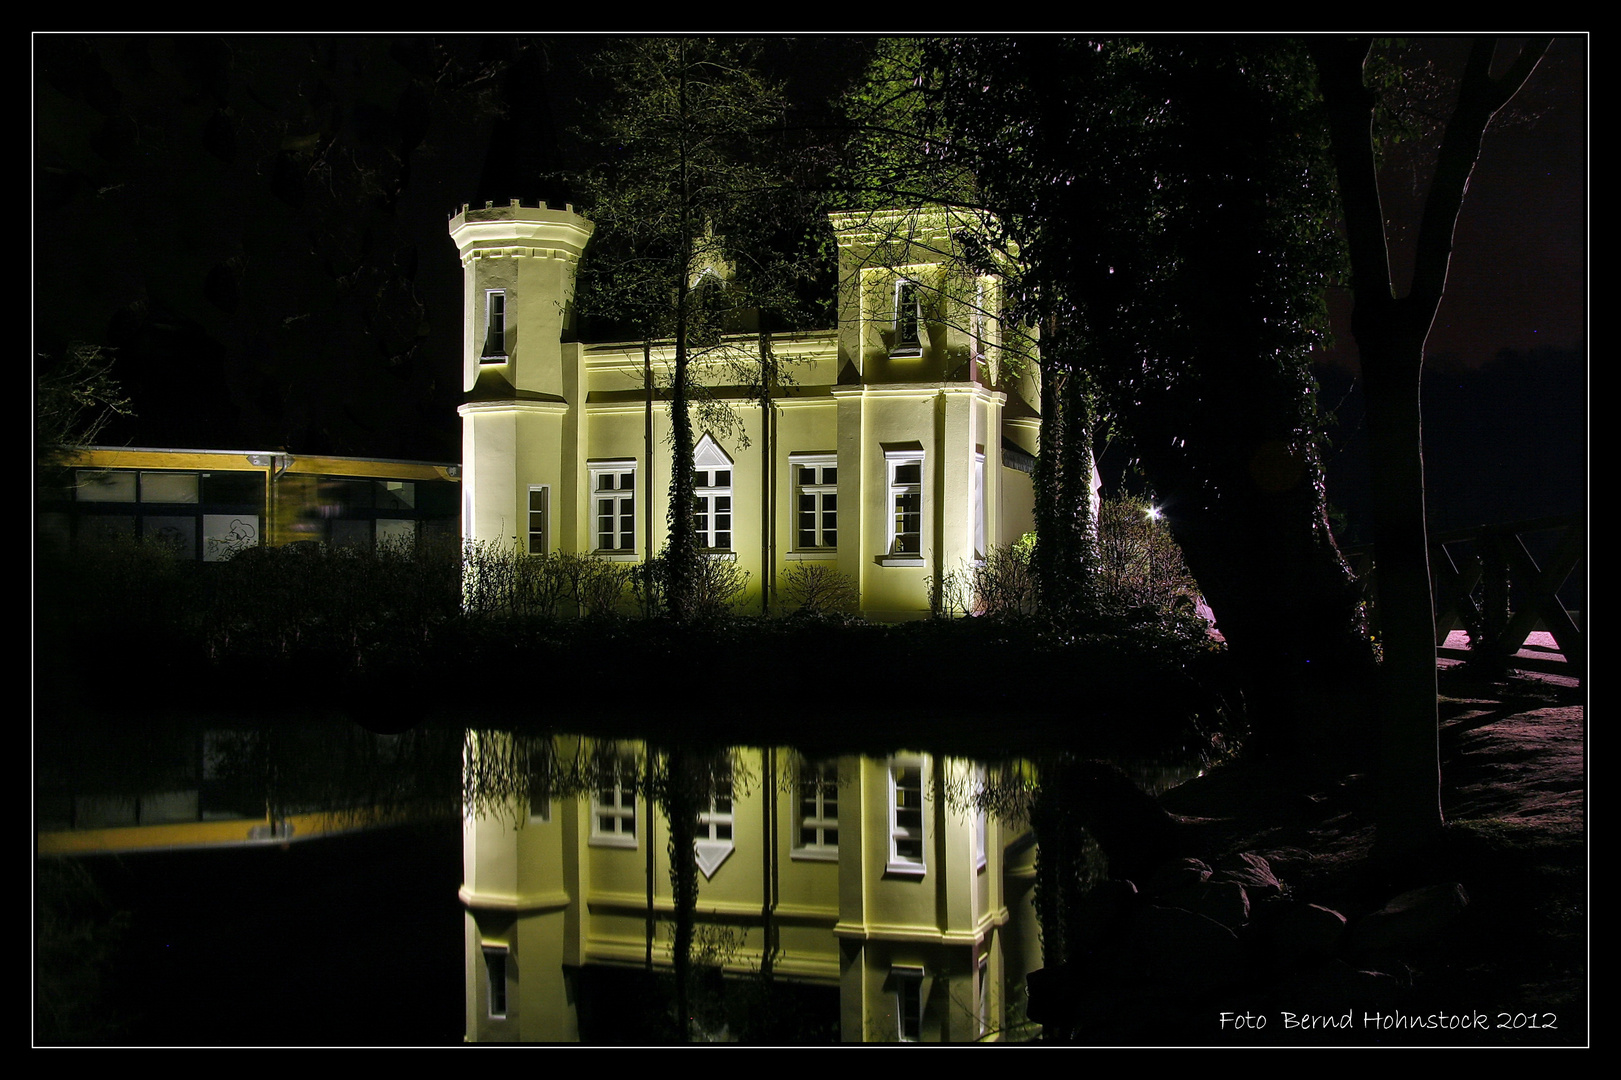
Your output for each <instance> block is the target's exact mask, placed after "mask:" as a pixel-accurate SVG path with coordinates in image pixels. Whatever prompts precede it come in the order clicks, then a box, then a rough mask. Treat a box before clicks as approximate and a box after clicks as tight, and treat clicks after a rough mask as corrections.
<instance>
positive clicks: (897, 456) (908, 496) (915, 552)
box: [884, 450, 923, 563]
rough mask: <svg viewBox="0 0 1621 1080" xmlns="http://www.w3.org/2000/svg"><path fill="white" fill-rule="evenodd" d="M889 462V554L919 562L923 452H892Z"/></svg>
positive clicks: (921, 546) (889, 455)
mask: <svg viewBox="0 0 1621 1080" xmlns="http://www.w3.org/2000/svg"><path fill="white" fill-rule="evenodd" d="M884 457H885V458H886V459H887V460H888V463H889V505H890V514H889V555H890V556H891V557H894V556H900V557H901V558H902V559H904V560H906V561H909V562H910V561H914V560H915V561H917V562H919V563H921V561H922V556H923V452H922V451H921V450H918V451H911V450H893V451H889V452H887V453H885V455H884Z"/></svg>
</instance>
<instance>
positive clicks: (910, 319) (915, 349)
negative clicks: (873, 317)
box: [890, 281, 923, 356]
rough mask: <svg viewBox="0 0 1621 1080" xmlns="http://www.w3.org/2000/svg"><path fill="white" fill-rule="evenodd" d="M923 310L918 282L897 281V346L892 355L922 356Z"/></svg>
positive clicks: (892, 350)
mask: <svg viewBox="0 0 1621 1080" xmlns="http://www.w3.org/2000/svg"><path fill="white" fill-rule="evenodd" d="M922 328H923V312H922V307H921V300H920V298H919V297H918V290H917V282H915V281H899V282H896V283H895V347H894V348H893V349H891V350H890V355H892V356H921V355H922V353H923V336H922Z"/></svg>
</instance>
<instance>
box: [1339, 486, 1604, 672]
mask: <svg viewBox="0 0 1621 1080" xmlns="http://www.w3.org/2000/svg"><path fill="white" fill-rule="evenodd" d="M1529 537H1534V538H1535V546H1536V547H1537V548H1538V550H1539V551H1541V552H1544V554H1543V555H1542V562H1541V564H1540V565H1539V564H1538V563H1537V561H1536V559H1535V558H1533V557H1532V554H1531V549H1530V548H1529V547H1527V544H1526V540H1527V538H1529ZM1373 555H1374V551H1373V548H1372V547H1359V548H1348V549H1346V551H1345V556H1346V558H1347V559H1348V560H1349V561H1350V563H1351V567H1352V569H1353V570H1355V571H1356V574H1357V577H1358V578H1359V579H1360V580H1361V581H1362V583H1363V587H1364V589H1365V591H1366V593H1367V596H1368V598H1369V600H1370V611H1371V613H1372V616H1373V622H1374V625H1377V619H1378V610H1377V604H1375V603H1372V601H1373V599H1374V597H1375V596H1376V595H1377V590H1376V589H1375V588H1374V573H1375V570H1376V566H1375V564H1374V558H1373ZM1586 562H1587V515H1586V514H1585V513H1583V514H1571V515H1566V516H1562V517H1548V518H1537V519H1535V520H1531V521H1517V522H1513V523H1511V524H1507V525H1483V526H1478V527H1476V528H1473V529H1464V530H1460V531H1457V532H1448V533H1442V534H1438V535H1435V536H1432V537H1431V538H1430V585H1431V592H1432V596H1433V597H1434V601H1435V643H1436V645H1437V647H1440V646H1442V645H1444V644H1445V643H1446V640H1447V636H1448V635H1449V634H1450V633H1452V631H1454V630H1458V629H1462V630H1463V631H1464V632H1465V633H1466V634H1467V635H1468V638H1469V649H1468V652H1467V654H1466V655H1467V656H1468V657H1469V658H1470V659H1471V660H1475V661H1479V662H1483V663H1485V664H1487V665H1488V666H1493V667H1521V668H1527V669H1532V670H1543V671H1563V672H1564V673H1566V674H1570V675H1574V676H1575V677H1576V678H1578V679H1585V677H1586V674H1587V671H1586V665H1587V633H1586V630H1585V628H1584V627H1582V626H1578V625H1577V622H1576V619H1574V618H1572V617H1571V613H1570V612H1569V611H1568V610H1566V608H1565V605H1564V604H1563V603H1562V602H1561V601H1560V599H1559V590H1560V588H1561V587H1563V586H1564V584H1565V583H1566V581H1567V580H1568V579H1569V578H1570V576H1571V575H1572V574H1573V573H1575V572H1576V571H1577V570H1578V568H1585V565H1586ZM1578 615H1580V616H1581V617H1582V621H1583V622H1584V623H1585V621H1586V613H1585V611H1579V612H1578ZM1538 629H1541V630H1545V631H1546V632H1547V633H1548V634H1550V635H1551V636H1552V637H1553V639H1554V641H1555V643H1556V644H1557V645H1558V646H1559V653H1560V654H1561V655H1562V657H1563V662H1562V663H1559V662H1557V661H1555V662H1553V663H1549V662H1548V661H1546V660H1545V661H1541V662H1538V661H1537V660H1536V659H1535V658H1527V657H1525V656H1516V654H1517V653H1521V651H1522V650H1523V649H1525V645H1526V638H1528V637H1530V635H1531V634H1532V633H1533V632H1534V631H1536V630H1538ZM1550 659H1551V658H1550Z"/></svg>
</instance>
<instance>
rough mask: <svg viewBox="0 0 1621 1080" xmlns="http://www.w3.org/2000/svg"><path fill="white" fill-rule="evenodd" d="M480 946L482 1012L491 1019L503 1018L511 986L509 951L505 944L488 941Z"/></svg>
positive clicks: (505, 1014) (508, 1002)
mask: <svg viewBox="0 0 1621 1080" xmlns="http://www.w3.org/2000/svg"><path fill="white" fill-rule="evenodd" d="M482 946H483V952H484V1013H485V1015H486V1016H488V1017H489V1018H490V1019H491V1020H505V1019H506V1018H507V1007H508V1005H509V1004H510V1001H509V999H510V997H511V994H510V990H511V987H510V986H509V985H508V982H509V974H508V969H509V967H510V966H511V965H510V960H511V952H510V950H509V949H508V948H507V946H505V945H499V944H493V943H491V942H488V941H486V942H483V943H482ZM497 1006H499V1008H498V1007H497Z"/></svg>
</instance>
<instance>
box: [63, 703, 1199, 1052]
mask: <svg viewBox="0 0 1621 1080" xmlns="http://www.w3.org/2000/svg"><path fill="white" fill-rule="evenodd" d="M927 728H928V725H922V724H920V725H918V730H919V731H920V732H922V731H925V730H927ZM864 749H866V751H867V752H848V753H845V752H839V751H838V750H837V749H835V748H830V747H828V746H825V745H819V746H816V747H815V748H814V749H813V750H810V751H801V750H798V749H795V748H793V747H791V746H785V745H784V746H734V747H722V746H715V745H705V746H693V745H682V744H680V743H673V744H660V743H656V742H653V741H650V740H648V739H645V738H641V739H632V738H623V737H617V738H616V737H610V736H608V735H604V734H600V733H599V734H597V735H594V736H584V735H577V734H556V733H551V732H536V731H531V730H523V729H511V728H507V729H501V730H493V729H452V728H433V727H423V728H420V729H414V730H412V731H408V732H406V733H404V734H402V735H391V736H390V735H375V734H372V733H370V732H367V731H365V730H363V729H361V728H359V727H358V726H356V725H354V724H352V723H350V722H348V721H346V720H342V719H339V718H333V717H324V718H323V717H314V718H307V719H305V720H303V721H301V722H283V723H279V724H277V725H275V726H270V727H262V726H261V727H251V726H243V725H240V724H231V723H228V722H227V721H226V720H224V719H222V718H219V717H213V718H196V719H191V720H186V721H178V720H177V721H173V722H169V723H164V724H158V725H153V724H151V723H145V724H141V725H130V724H107V725H97V726H96V727H95V729H94V730H84V731H79V732H77V733H75V734H74V735H73V736H72V737H65V736H62V735H61V734H60V733H57V734H56V735H54V736H52V737H42V738H41V740H40V745H39V748H38V752H37V753H38V757H37V770H38V774H37V786H36V794H37V797H36V820H37V833H38V844H39V851H40V854H41V858H40V859H39V861H38V862H37V866H36V902H37V903H36V907H37V912H38V917H39V927H38V935H37V946H36V967H37V980H36V982H37V990H36V1039H37V1040H38V1041H40V1042H81V1043H102V1044H107V1043H111V1044H129V1045H267V1046H286V1045H292V1046H298V1045H401V1044H405V1045H451V1044H456V1043H460V1042H463V1041H464V1040H465V1041H480V1042H482V1041H493V1042H504V1041H525V1042H556V1041H569V1042H572V1041H585V1042H592V1043H610V1044H646V1043H656V1042H665V1041H671V1040H673V1039H676V1038H679V1037H681V1036H682V1035H683V1034H684V1035H685V1036H686V1037H689V1038H693V1039H712V1040H729V1041H730V1040H746V1041H764V1042H773V1043H824V1042H837V1041H841V1040H843V1041H913V1040H916V1041H926V1042H933V1041H952V1042H963V1041H981V1040H989V1041H997V1040H1015V1039H1023V1038H1028V1037H1030V1035H1031V1034H1033V1033H1034V1031H1035V1029H1034V1028H1033V1027H1032V1026H1031V1025H1030V1024H1029V1023H1028V1022H1027V1020H1026V1018H1025V1016H1024V979H1025V975H1026V974H1027V973H1028V972H1029V971H1031V970H1034V969H1036V968H1039V967H1040V966H1041V960H1040V940H1041V939H1040V933H1039V928H1038V926H1037V923H1036V918H1035V909H1034V906H1033V903H1032V893H1033V890H1034V884H1035V874H1036V850H1037V849H1036V845H1035V842H1034V841H1035V838H1034V835H1033V832H1032V829H1031V827H1030V824H1029V814H1028V809H1029V806H1030V803H1031V800H1032V799H1033V798H1034V797H1035V795H1036V792H1037V786H1036V784H1035V780H1036V778H1037V777H1038V776H1039V774H1040V765H1039V764H1038V762H1037V757H1038V756H1039V755H1035V754H1028V753H1027V754H1025V755H1022V756H1012V755H1003V756H999V757H993V756H983V755H982V756H977V757H969V756H963V755H961V754H956V753H952V752H939V751H936V750H933V749H930V748H929V744H928V743H927V741H926V740H925V739H924V737H923V736H922V735H921V734H920V735H919V736H918V741H917V742H916V744H915V745H914V746H911V747H897V748H896V749H894V750H893V751H891V752H887V753H875V752H872V751H871V748H870V747H869V748H864ZM1178 775H1179V773H1178V771H1177V770H1175V769H1172V770H1169V771H1166V770H1164V769H1153V768H1151V769H1139V770H1138V771H1137V777H1138V780H1139V783H1140V784H1142V785H1143V786H1145V787H1149V788H1156V787H1163V786H1166V785H1167V784H1169V783H1171V782H1174V780H1175V779H1176V777H1177V776H1178ZM1182 775H1185V773H1182ZM464 809H465V811H466V812H465V813H464V812H463V811H464ZM672 820H678V821H688V822H690V823H691V825H690V835H688V830H682V835H681V837H680V838H679V839H678V840H677V841H675V842H674V843H673V842H672V827H671V822H672ZM676 843H679V844H680V846H681V847H682V849H683V850H690V851H691V852H692V855H691V858H690V861H686V862H684V863H683V864H681V865H677V866H675V867H674V869H676V870H677V871H680V872H678V873H675V874H672V859H671V851H672V850H674V849H675V846H676ZM684 881H685V882H690V884H685V885H684V884H683V882H684ZM682 889H686V890H687V891H686V892H681V890H682ZM678 893H680V894H681V895H683V896H687V897H689V899H688V900H687V903H686V904H685V905H684V906H682V905H677V904H676V902H675V897H676V895H677V894H678ZM678 935H680V936H681V937H682V940H683V941H690V945H688V946H687V947H686V949H685V950H684V951H683V950H678V949H677V948H676V941H677V937H678ZM678 952H680V953H681V955H683V956H687V957H690V959H691V965H692V967H691V971H692V976H691V978H689V979H688V980H687V982H686V983H685V984H684V985H685V986H686V987H687V993H686V994H684V995H680V1004H681V1005H682V1006H684V1011H685V1013H686V1015H687V1020H688V1022H687V1024H686V1026H685V1031H684V1032H683V1030H682V1026H681V1025H679V1024H678V1023H677V1022H676V1020H675V1016H676V1014H677V1007H678V1004H677V1002H678V995H677V993H676V989H675V981H674V978H673V976H672V974H671V972H672V967H673V964H674V960H675V957H676V955H677V953H678Z"/></svg>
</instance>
